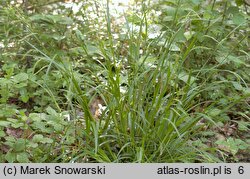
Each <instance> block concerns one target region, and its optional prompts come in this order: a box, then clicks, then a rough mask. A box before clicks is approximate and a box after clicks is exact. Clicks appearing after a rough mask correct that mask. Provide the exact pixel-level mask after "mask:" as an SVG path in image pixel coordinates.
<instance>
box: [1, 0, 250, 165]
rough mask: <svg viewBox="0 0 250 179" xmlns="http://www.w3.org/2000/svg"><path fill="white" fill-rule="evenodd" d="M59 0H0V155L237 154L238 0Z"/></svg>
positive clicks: (245, 90)
mask: <svg viewBox="0 0 250 179" xmlns="http://www.w3.org/2000/svg"><path fill="white" fill-rule="evenodd" d="M25 2H26V1H25ZM45 3H46V4H45ZM70 5H71V4H67V3H66V4H64V3H61V2H58V1H56V2H53V1H39V0H36V1H35V0H32V1H27V2H26V3H24V4H18V3H17V2H15V1H7V0H4V1H1V4H0V52H1V53H0V66H1V69H0V161H1V162H249V155H250V153H249V145H250V139H249V136H250V134H249V129H250V121H249V120H250V111H249V109H250V89H249V84H250V76H249V71H250V63H249V48H250V46H249V30H250V28H249V4H247V1H243V0H236V1H223V0H221V1H215V0H211V1H201V0H185V1H184V0H177V1H173V0H164V1H162V0H159V1H137V2H131V3H130V4H129V5H128V6H126V10H125V11H123V12H118V11H115V10H116V9H115V8H114V7H113V6H112V2H109V1H107V2H105V3H102V2H100V1H94V0H89V1H80V2H75V4H74V5H75V6H74V7H70ZM120 6H123V5H122V4H119V7H120ZM76 7H77V8H76ZM76 9H78V10H76Z"/></svg>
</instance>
